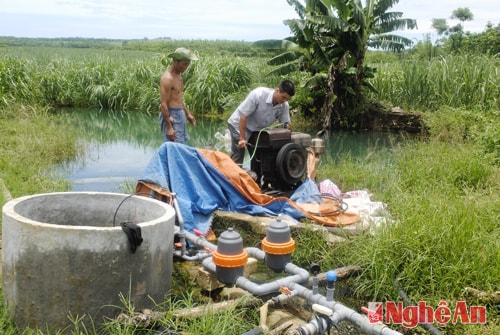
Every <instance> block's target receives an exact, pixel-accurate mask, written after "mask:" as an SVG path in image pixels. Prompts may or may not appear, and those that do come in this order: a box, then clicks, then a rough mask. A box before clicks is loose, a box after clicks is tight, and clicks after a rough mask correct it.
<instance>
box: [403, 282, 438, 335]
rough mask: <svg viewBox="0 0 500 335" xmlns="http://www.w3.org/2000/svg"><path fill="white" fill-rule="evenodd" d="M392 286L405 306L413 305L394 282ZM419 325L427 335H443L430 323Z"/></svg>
mask: <svg viewBox="0 0 500 335" xmlns="http://www.w3.org/2000/svg"><path fill="white" fill-rule="evenodd" d="M394 286H395V287H396V289H397V290H398V293H399V296H400V297H401V299H403V300H404V302H406V304H408V305H414V304H413V302H412V301H411V300H410V298H408V296H407V295H406V293H405V292H404V291H403V289H402V288H401V286H400V285H399V284H398V283H397V282H396V281H394ZM419 325H420V326H422V327H423V328H424V329H425V330H427V331H429V333H431V334H432V335H444V334H443V333H442V332H441V331H440V330H439V329H437V328H436V327H435V326H434V325H433V324H431V323H420V324H419Z"/></svg>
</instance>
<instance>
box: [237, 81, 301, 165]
mask: <svg viewBox="0 0 500 335" xmlns="http://www.w3.org/2000/svg"><path fill="white" fill-rule="evenodd" d="M294 95H295V85H294V84H293V83H292V82H291V81H289V80H283V81H282V82H281V83H280V84H279V86H278V87H276V88H275V89H274V90H273V89H272V88H267V87H257V88H255V89H254V90H252V91H251V92H250V93H249V94H248V95H247V97H246V98H245V100H244V101H243V102H242V103H241V104H240V105H239V106H238V108H236V110H235V111H234V112H233V114H232V115H231V116H230V117H229V119H228V128H229V132H230V133H231V158H232V159H233V161H235V162H236V163H237V164H239V165H240V166H241V165H242V164H243V159H244V158H245V148H246V147H247V144H248V139H249V138H250V135H252V132H254V131H259V130H262V129H264V128H266V127H269V126H270V125H272V124H273V123H274V122H276V121H279V122H280V123H282V124H283V125H284V126H285V127H289V126H290V110H289V106H288V100H290V99H291V98H292V97H293V96H294Z"/></svg>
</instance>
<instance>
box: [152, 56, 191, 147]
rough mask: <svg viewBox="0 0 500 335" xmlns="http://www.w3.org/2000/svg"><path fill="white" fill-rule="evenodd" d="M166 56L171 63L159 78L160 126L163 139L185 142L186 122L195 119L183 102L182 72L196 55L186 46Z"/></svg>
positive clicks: (186, 138)
mask: <svg viewBox="0 0 500 335" xmlns="http://www.w3.org/2000/svg"><path fill="white" fill-rule="evenodd" d="M168 57H171V58H172V59H173V63H172V65H170V67H169V68H168V69H167V70H166V71H165V72H164V73H163V75H162V76H161V79H160V101H161V103H160V116H159V122H160V128H161V132H162V134H163V137H164V139H165V141H172V142H178V143H186V142H187V140H188V138H189V137H188V135H187V132H186V124H187V122H189V123H190V124H191V125H195V124H196V120H195V118H194V116H193V115H192V114H191V112H190V111H189V109H188V108H187V106H186V104H185V103H184V82H183V80H182V73H183V72H184V71H186V69H187V68H188V66H189V64H190V63H191V61H192V60H197V59H198V57H196V55H195V54H194V53H193V52H192V51H191V50H188V49H186V48H178V49H176V50H175V51H174V52H172V53H170V54H169V55H168Z"/></svg>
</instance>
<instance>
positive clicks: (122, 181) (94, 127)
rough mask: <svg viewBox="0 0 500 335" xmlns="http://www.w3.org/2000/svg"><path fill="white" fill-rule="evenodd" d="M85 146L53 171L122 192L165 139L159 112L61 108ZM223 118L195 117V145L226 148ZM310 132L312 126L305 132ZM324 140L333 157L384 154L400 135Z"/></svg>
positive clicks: (76, 182) (83, 186) (89, 186)
mask: <svg viewBox="0 0 500 335" xmlns="http://www.w3.org/2000/svg"><path fill="white" fill-rule="evenodd" d="M64 115H65V116H66V117H69V118H70V120H71V122H72V124H73V125H74V127H75V129H76V131H77V132H78V139H79V141H81V142H82V143H83V144H84V146H85V148H86V150H85V153H84V154H82V155H81V156H79V157H76V158H75V159H73V160H71V161H68V162H65V163H63V164H61V165H60V166H58V167H57V168H56V169H55V171H56V173H58V174H62V175H63V176H64V177H66V178H68V179H69V181H70V182H71V185H72V186H71V187H72V188H71V190H73V191H96V192H125V193H130V192H133V190H134V189H135V184H136V182H137V180H138V179H139V178H140V177H141V176H142V174H143V171H144V169H145V167H146V165H147V164H148V162H149V160H150V159H151V158H152V157H153V156H154V154H155V153H156V151H157V149H158V148H159V147H160V146H161V144H162V143H163V140H162V136H161V133H160V130H159V126H158V120H157V115H150V114H146V113H139V112H111V111H100V110H88V109H82V110H80V109H78V110H70V111H65V112H64ZM226 128H227V127H226V121H225V120H214V119H207V118H197V125H196V126H194V127H192V126H189V128H188V133H189V136H190V140H189V144H190V145H191V146H194V147H201V148H212V149H218V150H221V151H225V148H224V147H223V145H222V144H223V142H221V141H219V140H218V139H217V137H216V134H217V133H221V134H224V132H225V130H226ZM309 133H310V134H311V136H312V137H314V135H315V133H316V132H309ZM325 140H326V152H325V155H328V156H330V157H332V158H333V160H334V161H336V160H339V159H341V157H342V156H343V155H345V154H346V153H349V155H351V156H352V157H359V158H363V157H367V156H369V155H372V154H374V153H377V154H385V153H387V152H389V151H390V149H391V148H392V147H393V145H394V143H397V142H399V141H400V140H401V137H400V136H397V135H395V134H391V133H379V132H362V133H350V132H339V133H332V134H330V135H329V136H328V137H326V138H325Z"/></svg>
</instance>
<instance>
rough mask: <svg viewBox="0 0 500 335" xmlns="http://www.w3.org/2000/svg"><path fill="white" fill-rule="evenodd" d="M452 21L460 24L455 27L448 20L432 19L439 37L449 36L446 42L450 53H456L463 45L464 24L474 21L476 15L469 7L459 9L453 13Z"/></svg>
mask: <svg viewBox="0 0 500 335" xmlns="http://www.w3.org/2000/svg"><path fill="white" fill-rule="evenodd" d="M450 19H457V20H459V21H460V22H459V23H457V24H456V25H454V26H449V25H448V23H447V22H446V19H432V28H434V29H435V30H436V31H437V33H438V35H443V34H444V35H446V36H449V38H448V40H445V42H447V43H448V44H449V47H450V51H452V52H456V51H458V50H459V49H460V48H461V47H462V44H463V39H464V27H463V25H462V22H465V21H472V20H473V19H474V14H472V12H471V11H470V9H469V8H467V7H459V8H457V9H455V10H454V11H453V12H452V14H451V16H450Z"/></svg>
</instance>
